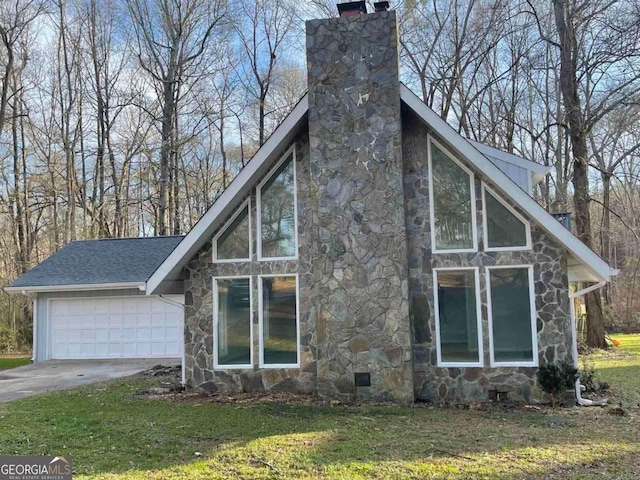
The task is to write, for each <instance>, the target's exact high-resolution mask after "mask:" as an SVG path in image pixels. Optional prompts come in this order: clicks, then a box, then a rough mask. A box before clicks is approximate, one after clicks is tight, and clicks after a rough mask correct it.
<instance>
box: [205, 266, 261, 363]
mask: <svg viewBox="0 0 640 480" xmlns="http://www.w3.org/2000/svg"><path fill="white" fill-rule="evenodd" d="M239 278H246V279H248V280H249V322H250V327H251V328H250V329H249V349H250V353H249V357H250V358H251V363H247V364H242V365H224V364H221V363H218V311H219V309H218V307H219V305H218V280H234V279H239ZM211 281H212V293H213V369H214V370H245V369H252V368H253V279H252V277H251V275H232V276H224V277H213V279H212V280H211Z"/></svg>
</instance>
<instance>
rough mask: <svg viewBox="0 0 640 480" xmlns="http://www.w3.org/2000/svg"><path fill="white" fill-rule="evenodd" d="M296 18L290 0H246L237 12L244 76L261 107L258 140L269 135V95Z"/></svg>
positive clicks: (235, 13)
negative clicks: (267, 122)
mask: <svg viewBox="0 0 640 480" xmlns="http://www.w3.org/2000/svg"><path fill="white" fill-rule="evenodd" d="M295 19H296V11H295V9H294V3H293V2H292V1H291V0H246V1H244V2H240V3H239V4H238V11H236V12H234V29H235V31H236V34H237V36H238V38H239V40H240V44H241V45H242V49H243V50H244V56H245V62H244V63H243V78H244V79H245V84H246V89H247V91H248V93H249V94H250V95H251V96H252V97H253V99H255V101H256V103H257V110H258V142H259V144H260V145H262V144H263V143H264V142H265V140H266V136H267V132H266V129H265V120H266V117H267V114H268V108H267V98H268V95H269V90H270V89H271V87H272V84H273V81H274V74H275V71H276V64H277V62H278V58H279V55H283V54H285V53H286V50H285V47H286V44H285V41H286V40H287V39H288V38H289V37H290V35H291V33H292V32H293V22H294V20H295Z"/></svg>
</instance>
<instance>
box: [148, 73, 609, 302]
mask: <svg viewBox="0 0 640 480" xmlns="http://www.w3.org/2000/svg"><path fill="white" fill-rule="evenodd" d="M400 98H401V100H402V101H403V102H404V104H405V105H407V106H408V107H409V108H410V109H411V110H412V111H413V112H414V113H415V114H416V115H417V116H418V117H419V118H420V119H421V120H422V121H424V122H425V123H426V124H427V125H429V126H430V127H431V128H432V129H433V131H434V132H435V133H436V134H437V135H438V136H439V137H440V138H441V139H443V140H444V141H445V142H447V143H448V144H449V146H450V147H451V148H452V149H453V150H455V151H456V153H457V154H458V155H460V156H461V158H463V159H466V161H467V162H469V164H470V165H472V166H474V167H475V168H476V169H477V170H478V171H479V172H480V173H481V174H483V175H485V176H486V177H488V178H490V179H491V180H492V181H493V183H494V184H495V185H496V187H497V189H498V190H499V191H500V192H501V193H502V194H503V195H505V196H506V197H507V198H509V199H510V200H511V201H512V202H513V203H514V204H515V205H517V206H519V207H520V208H521V209H522V210H523V211H524V212H526V213H527V214H528V215H529V217H530V218H531V219H532V220H534V221H535V222H537V223H538V224H539V225H540V226H541V227H542V228H544V229H545V230H546V231H547V232H549V234H551V236H553V237H554V238H555V239H556V240H557V241H558V242H559V243H560V244H562V245H564V247H565V248H566V249H567V251H568V252H569V253H570V255H571V257H572V260H573V262H571V263H573V264H575V266H576V267H579V269H580V272H581V273H580V277H581V278H580V279H579V280H581V281H603V280H604V281H608V280H610V277H611V270H610V268H609V265H608V264H607V263H606V262H605V261H604V260H602V259H601V258H600V257H599V256H598V255H596V254H595V253H594V252H593V251H592V250H591V249H590V248H589V247H587V246H586V245H585V244H584V243H582V242H581V241H580V240H579V239H578V238H577V237H576V236H575V235H573V234H572V233H571V232H570V231H569V230H567V229H566V228H564V227H563V226H562V225H561V224H560V223H559V222H558V221H557V220H556V219H555V218H554V217H553V216H552V215H550V214H549V213H548V212H547V211H546V210H545V209H544V208H542V207H541V206H540V205H539V204H538V203H537V202H536V201H535V200H534V199H533V198H532V197H531V196H529V195H528V194H527V192H525V191H524V190H523V189H522V188H520V187H519V186H518V185H517V184H516V183H515V182H513V181H512V180H511V179H510V178H509V177H508V176H507V175H506V174H505V173H503V172H502V171H501V170H500V169H499V168H498V167H497V166H496V165H494V164H493V163H492V162H491V161H490V160H489V159H488V158H487V157H486V156H485V155H484V154H483V153H482V152H481V151H480V150H479V149H478V148H477V145H474V144H473V143H472V142H471V141H469V140H467V139H465V138H464V137H462V136H461V135H460V134H459V133H458V132H456V131H455V130H454V129H453V128H452V127H451V126H450V125H449V124H448V123H447V122H445V121H444V120H443V119H442V118H440V117H439V116H438V115H437V114H436V113H435V112H434V111H433V110H431V109H430V108H429V107H428V106H427V105H426V104H425V103H424V102H423V101H422V100H421V99H420V98H419V97H418V96H417V95H415V94H414V93H413V92H412V91H411V90H409V88H407V87H406V86H405V85H401V87H400ZM308 107H309V102H308V97H307V95H305V96H304V97H302V99H301V100H300V101H299V102H298V104H297V105H296V106H295V107H294V109H293V110H292V111H291V113H290V114H289V115H288V116H287V117H286V118H285V119H284V121H283V122H282V123H281V124H280V125H279V126H278V128H277V129H276V130H275V131H274V133H273V134H272V135H271V136H270V137H269V139H268V140H267V141H266V142H265V144H264V145H262V147H261V148H260V149H259V150H258V152H257V153H256V154H255V155H254V157H253V158H252V159H251V161H250V162H249V163H248V164H247V165H246V166H245V167H244V168H243V169H242V171H241V172H240V173H239V174H238V175H237V176H236V178H235V179H234V180H233V181H232V182H231V184H230V185H229V187H228V188H227V189H226V190H225V191H224V192H223V193H222V194H221V195H220V197H218V199H217V200H216V201H215V202H214V203H213V205H212V206H211V207H210V208H209V210H208V211H207V212H206V213H205V214H204V215H203V216H202V218H201V219H200V220H199V221H198V223H197V224H196V225H195V226H194V227H193V229H191V231H190V232H189V233H188V234H187V235H186V236H185V237H184V239H183V240H182V241H181V242H180V244H179V245H178V246H177V247H176V248H175V249H174V250H173V252H172V253H171V254H170V255H169V256H168V257H167V258H166V259H165V261H164V262H163V263H162V264H161V265H160V266H159V267H158V269H157V270H156V271H155V272H154V274H153V275H152V276H151V278H149V280H148V281H147V284H146V292H147V294H148V295H151V294H153V293H155V292H156V291H158V290H159V287H160V285H161V283H162V282H164V281H165V280H175V279H178V278H179V277H180V274H181V271H182V268H183V267H184V265H185V264H186V263H187V262H188V261H189V260H190V259H191V258H192V257H193V256H194V255H195V254H196V253H197V252H198V250H199V249H200V248H201V247H202V246H203V245H204V244H205V243H206V242H207V240H209V239H210V238H211V237H212V235H213V234H214V232H215V231H216V229H218V228H219V227H220V226H221V225H222V223H223V222H224V220H225V219H226V218H227V217H228V216H229V215H230V214H231V213H232V212H233V211H234V209H235V208H236V207H237V206H238V205H239V204H240V202H241V201H242V200H243V199H244V198H245V197H246V196H247V195H248V194H249V193H250V192H251V189H252V188H253V186H254V185H255V184H256V183H257V182H258V180H259V179H260V178H261V177H262V176H264V175H265V174H266V173H267V171H268V169H269V168H270V166H271V165H272V164H273V162H274V161H275V160H276V159H277V158H278V156H279V155H280V154H282V153H283V152H284V150H285V149H286V148H287V147H288V146H289V145H290V143H291V142H292V141H293V138H294V136H295V135H296V133H297V132H298V130H299V129H300V127H302V126H303V125H304V123H305V122H306V119H307V110H308ZM576 280H577V279H576Z"/></svg>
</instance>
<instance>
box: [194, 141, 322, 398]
mask: <svg viewBox="0 0 640 480" xmlns="http://www.w3.org/2000/svg"><path fill="white" fill-rule="evenodd" d="M294 149H295V157H296V176H297V183H298V186H297V188H298V191H297V209H298V253H299V258H298V260H286V261H258V258H257V254H256V252H257V248H256V242H257V240H256V235H255V234H253V245H252V248H251V251H252V260H251V262H232V263H213V261H212V260H213V256H212V242H211V241H208V242H207V243H206V244H205V246H204V247H203V248H201V249H200V251H199V252H198V253H197V254H196V255H195V256H194V258H193V259H192V260H191V261H190V262H189V263H188V264H187V267H186V268H185V274H186V277H187V278H186V280H185V339H184V343H185V347H184V348H185V372H186V381H187V386H188V387H189V388H194V389H200V390H205V391H218V390H222V391H245V392H260V391H265V390H273V391H279V390H280V391H282V390H286V391H293V392H305V393H310V392H315V390H316V367H317V362H316V346H315V343H316V329H315V318H314V315H313V309H312V308H311V305H310V303H309V298H310V294H309V292H310V290H311V287H312V282H311V274H310V263H309V259H310V258H311V257H310V255H309V252H310V250H311V235H310V232H311V226H310V220H311V218H310V215H309V212H310V205H311V195H310V192H309V185H310V181H309V143H308V136H307V132H306V130H305V131H303V132H301V133H300V135H298V137H297V138H296V139H295V141H294ZM256 213H257V212H256V190H255V188H254V189H252V193H251V215H250V217H251V228H252V231H253V232H256V231H257V225H256V224H257V215H256ZM213 237H215V235H214V236H213ZM213 237H212V238H213ZM294 273H295V274H297V275H298V285H299V292H300V296H299V309H300V311H299V316H300V368H295V369H274V368H258V367H257V365H258V348H259V347H258V342H259V331H258V286H257V280H256V277H255V275H266V274H294ZM240 275H252V276H253V277H252V282H251V288H252V291H253V306H252V309H253V325H252V327H253V364H254V365H256V367H255V368H254V369H252V370H249V371H247V370H214V368H213V295H212V288H213V278H214V277H224V276H240Z"/></svg>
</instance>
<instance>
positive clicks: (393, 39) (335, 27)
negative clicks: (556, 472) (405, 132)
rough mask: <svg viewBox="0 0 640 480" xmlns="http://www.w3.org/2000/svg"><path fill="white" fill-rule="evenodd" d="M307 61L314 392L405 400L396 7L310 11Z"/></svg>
mask: <svg viewBox="0 0 640 480" xmlns="http://www.w3.org/2000/svg"><path fill="white" fill-rule="evenodd" d="M307 66H308V83H309V142H310V146H311V153H310V155H311V156H310V162H311V185H312V192H313V198H314V203H313V207H312V208H313V238H314V242H313V248H314V249H313V251H312V260H311V268H312V272H313V288H312V290H311V295H312V298H311V304H312V305H313V308H314V309H315V312H316V316H317V336H318V344H317V347H318V394H319V395H320V397H322V398H338V399H344V400H351V399H354V398H359V399H374V400H389V401H395V402H412V401H413V375H412V367H411V362H412V360H411V359H412V354H411V338H410V323H409V302H408V272H407V245H406V235H405V222H404V192H403V183H402V151H401V150H402V147H401V129H402V125H401V121H400V90H399V86H400V83H399V76H398V33H397V25H396V16H395V12H381V13H372V14H369V15H361V16H356V17H343V18H330V19H324V20H312V21H309V22H307ZM354 373H369V374H370V378H371V385H370V386H365V387H355V381H354Z"/></svg>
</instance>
